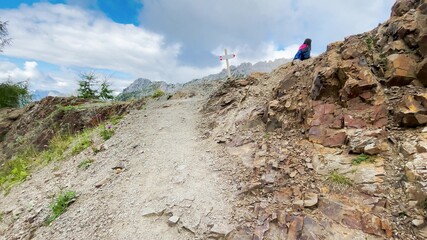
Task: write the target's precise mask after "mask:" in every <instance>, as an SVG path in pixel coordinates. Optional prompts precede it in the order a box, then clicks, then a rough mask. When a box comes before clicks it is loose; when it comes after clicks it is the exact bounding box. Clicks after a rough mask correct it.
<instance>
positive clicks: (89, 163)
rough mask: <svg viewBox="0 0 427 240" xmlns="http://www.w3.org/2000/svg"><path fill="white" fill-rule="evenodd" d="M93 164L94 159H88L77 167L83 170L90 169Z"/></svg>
mask: <svg viewBox="0 0 427 240" xmlns="http://www.w3.org/2000/svg"><path fill="white" fill-rule="evenodd" d="M92 163H93V160H92V159H86V160H83V161H81V162H80V163H79V165H78V166H77V167H78V168H82V169H88V168H89V167H90V165H92Z"/></svg>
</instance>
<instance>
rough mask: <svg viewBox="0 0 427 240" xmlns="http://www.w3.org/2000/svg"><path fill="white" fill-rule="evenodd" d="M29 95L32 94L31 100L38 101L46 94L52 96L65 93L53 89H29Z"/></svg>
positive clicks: (60, 95) (59, 95) (61, 95)
mask: <svg viewBox="0 0 427 240" xmlns="http://www.w3.org/2000/svg"><path fill="white" fill-rule="evenodd" d="M31 95H32V100H33V101H40V100H42V99H43V98H45V97H47V96H53V97H64V96H65V94H63V93H61V92H58V91H55V90H34V91H31Z"/></svg>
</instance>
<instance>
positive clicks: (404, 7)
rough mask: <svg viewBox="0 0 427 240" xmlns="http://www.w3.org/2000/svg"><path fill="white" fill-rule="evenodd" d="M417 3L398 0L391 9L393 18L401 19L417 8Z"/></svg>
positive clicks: (410, 0)
mask: <svg viewBox="0 0 427 240" xmlns="http://www.w3.org/2000/svg"><path fill="white" fill-rule="evenodd" d="M416 5H417V1H415V0H397V1H396V3H395V4H394V5H393V7H392V8H391V11H392V12H391V16H392V17H401V16H403V15H404V14H405V13H407V12H408V11H409V10H410V9H413V8H415V7H416Z"/></svg>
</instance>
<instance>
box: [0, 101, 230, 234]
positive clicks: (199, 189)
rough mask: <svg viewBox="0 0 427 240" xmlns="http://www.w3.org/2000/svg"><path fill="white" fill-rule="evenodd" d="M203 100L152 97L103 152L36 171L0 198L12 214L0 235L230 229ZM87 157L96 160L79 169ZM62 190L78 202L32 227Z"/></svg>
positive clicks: (226, 197)
mask: <svg viewBox="0 0 427 240" xmlns="http://www.w3.org/2000/svg"><path fill="white" fill-rule="evenodd" d="M203 101H204V99H202V98H191V99H185V100H170V101H155V102H152V103H150V104H148V106H147V108H146V109H145V110H142V111H137V112H133V113H131V114H129V115H128V116H127V117H126V118H125V119H124V120H123V121H122V122H121V123H120V125H119V127H118V129H117V130H116V134H115V135H114V136H113V137H112V138H111V139H110V140H108V141H107V142H106V143H105V144H104V146H105V148H106V150H104V151H101V152H100V153H98V154H96V156H93V154H92V153H91V151H90V150H88V151H86V153H82V154H80V155H79V156H76V157H74V158H73V159H71V160H67V161H66V162H63V163H61V164H60V166H58V165H56V166H54V165H52V166H48V167H45V168H44V169H42V170H40V171H38V172H36V173H34V174H33V175H32V177H31V179H29V180H27V181H26V182H24V183H23V184H21V185H19V186H17V187H16V188H14V189H13V190H12V192H11V193H10V194H9V195H8V196H6V197H4V198H0V210H1V211H3V212H7V213H8V214H10V215H7V218H6V220H5V221H3V223H0V232H3V233H4V237H2V236H1V235H2V234H0V239H146V240H151V239H173V240H178V239H206V238H207V236H215V237H216V238H220V236H221V235H222V234H225V233H227V232H228V231H230V230H232V229H233V224H232V223H231V212H232V209H231V207H232V205H233V204H232V201H233V192H234V191H233V190H232V186H231V184H230V183H228V182H227V181H226V180H224V179H225V178H223V177H222V176H221V174H223V173H222V172H221V171H220V170H219V169H221V168H223V165H222V162H221V161H224V160H223V158H221V157H219V156H220V155H221V149H220V148H219V147H218V146H217V145H215V143H209V142H206V141H204V140H202V138H201V137H200V136H199V135H200V133H199V131H198V129H197V126H198V123H199V121H200V115H199V112H198V108H199V107H200V106H201V104H202V103H203ZM87 158H93V160H94V163H93V164H92V166H90V168H89V169H88V170H81V169H78V167H77V165H78V164H79V163H80V162H81V161H82V160H84V159H87ZM117 168H119V170H115V169H117ZM121 168H122V169H123V170H124V171H120V170H121ZM61 189H73V190H75V191H76V192H77V194H78V195H79V196H78V198H77V201H76V202H75V203H74V204H72V205H71V206H70V208H69V209H68V210H67V211H66V212H65V213H64V214H63V215H61V217H59V218H58V219H57V220H55V222H54V223H53V224H52V225H50V226H40V227H37V228H34V225H37V224H39V225H41V223H42V221H43V218H44V217H45V216H46V215H47V214H48V212H49V206H48V205H49V202H50V201H51V199H52V198H53V196H54V195H55V194H57V193H58V192H59V191H60V190H61ZM16 209H19V212H17V210H16ZM15 213H16V215H15ZM9 216H10V218H9ZM172 216H174V217H172ZM170 217H172V218H171V219H170ZM15 218H16V219H15ZM174 218H175V219H174ZM178 218H179V220H177V219H178ZM12 219H15V220H12ZM28 219H31V220H30V221H29V220H28ZM175 221H176V223H175ZM8 224H9V225H8ZM29 229H32V230H29ZM29 232H31V233H29Z"/></svg>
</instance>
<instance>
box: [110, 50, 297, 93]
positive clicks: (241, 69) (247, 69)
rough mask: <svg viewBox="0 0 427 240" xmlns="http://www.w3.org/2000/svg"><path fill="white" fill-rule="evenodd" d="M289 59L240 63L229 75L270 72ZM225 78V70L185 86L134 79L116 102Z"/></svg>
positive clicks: (243, 75)
mask: <svg viewBox="0 0 427 240" xmlns="http://www.w3.org/2000/svg"><path fill="white" fill-rule="evenodd" d="M290 61H291V60H289V59H284V58H280V59H276V60H274V61H263V62H257V63H255V64H252V63H242V64H240V65H239V66H237V67H236V66H230V71H231V75H232V76H235V77H245V76H248V75H250V74H251V73H253V72H271V71H272V70H274V69H276V68H277V67H279V66H280V65H283V64H285V63H288V62H290ZM225 78H227V69H223V70H222V71H221V72H219V73H216V74H211V75H208V76H205V77H202V78H199V79H193V80H192V81H190V82H188V83H185V84H168V83H166V82H163V81H161V82H152V81H150V80H149V79H146V78H138V79H136V80H135V81H134V82H133V83H132V84H131V85H130V86H129V87H127V88H125V89H124V90H123V92H122V93H120V94H119V95H118V96H117V100H121V101H126V100H129V99H139V98H142V97H147V96H151V95H153V94H154V93H155V91H156V90H158V89H159V90H162V91H163V92H165V93H174V92H176V91H178V90H180V89H182V88H183V87H189V86H190V85H194V84H196V83H204V84H207V82H209V81H215V80H221V79H225Z"/></svg>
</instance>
